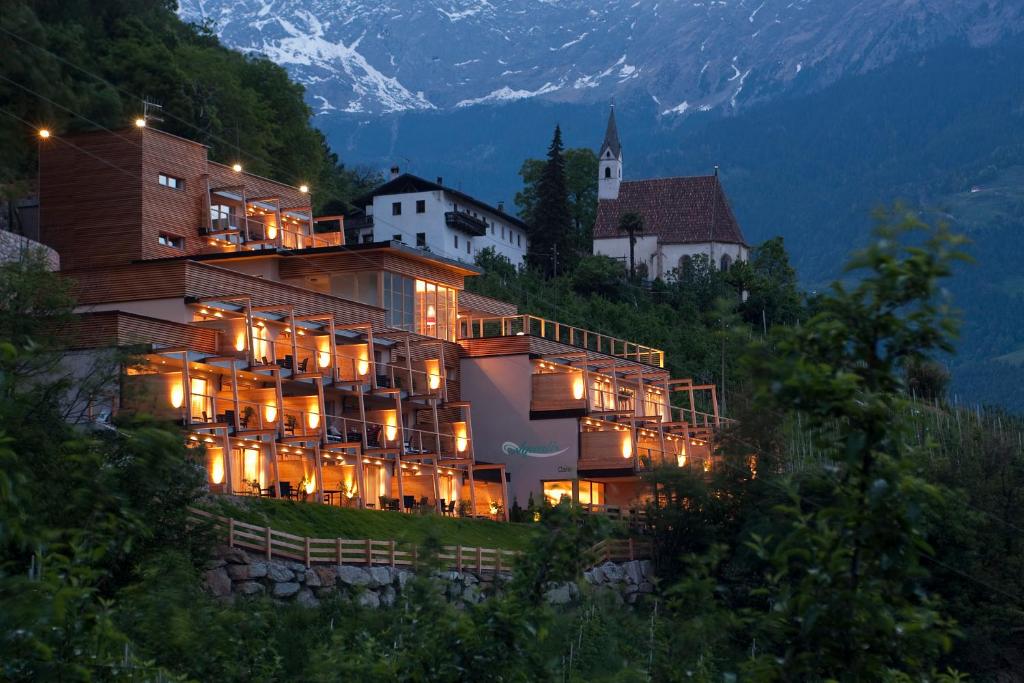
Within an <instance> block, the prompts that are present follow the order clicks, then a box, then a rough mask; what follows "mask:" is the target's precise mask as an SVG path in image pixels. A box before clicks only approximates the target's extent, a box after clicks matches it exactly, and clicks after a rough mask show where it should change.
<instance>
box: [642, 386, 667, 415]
mask: <svg viewBox="0 0 1024 683" xmlns="http://www.w3.org/2000/svg"><path fill="white" fill-rule="evenodd" d="M664 411H665V402H664V400H663V399H662V394H661V392H660V391H658V390H656V389H647V391H645V392H644V415H650V416H654V415H658V416H660V417H664Z"/></svg>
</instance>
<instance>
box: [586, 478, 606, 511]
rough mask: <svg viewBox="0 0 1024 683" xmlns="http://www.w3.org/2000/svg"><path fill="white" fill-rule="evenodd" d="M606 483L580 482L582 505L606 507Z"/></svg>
mask: <svg viewBox="0 0 1024 683" xmlns="http://www.w3.org/2000/svg"><path fill="white" fill-rule="evenodd" d="M604 501H605V497H604V483H603V482H600V481H586V480H583V481H581V482H580V504H581V505H604V504H605V503H604Z"/></svg>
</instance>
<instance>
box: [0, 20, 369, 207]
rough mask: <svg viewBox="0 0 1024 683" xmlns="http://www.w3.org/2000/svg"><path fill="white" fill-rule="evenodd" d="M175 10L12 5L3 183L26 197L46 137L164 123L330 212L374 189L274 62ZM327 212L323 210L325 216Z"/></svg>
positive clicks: (0, 68)
mask: <svg viewBox="0 0 1024 683" xmlns="http://www.w3.org/2000/svg"><path fill="white" fill-rule="evenodd" d="M175 7H176V3H175V2H173V1H171V0H140V1H138V2H136V1H134V0H112V1H103V2H101V1H97V0H71V1H68V2H65V1H64V0H56V1H39V2H29V1H27V0H10V1H9V2H5V3H4V6H3V12H2V13H0V34H2V35H0V37H2V39H3V42H4V45H5V49H4V50H2V51H0V147H2V148H3V150H4V154H3V157H2V158H0V184H2V187H3V192H4V195H5V196H6V197H18V196H21V195H22V194H24V193H25V192H26V186H27V185H28V184H30V182H31V180H32V179H33V178H34V177H35V161H34V159H35V145H36V138H35V135H34V132H35V129H36V128H38V127H47V128H49V129H51V130H53V131H54V132H56V133H60V132H63V131H72V130H81V129H90V128H96V127H98V126H103V127H107V128H112V129H116V128H123V127H125V126H128V125H131V124H132V121H133V120H134V119H135V118H136V117H138V116H140V115H141V114H142V113H143V108H144V105H143V100H149V101H151V102H155V103H157V104H159V105H161V107H162V108H161V109H153V110H151V112H152V115H153V119H152V121H153V123H154V125H158V126H159V127H160V128H161V129H162V130H166V131H168V132H171V133H175V134H178V135H181V136H182V137H187V138H189V139H193V140H197V141H199V142H202V143H204V144H206V145H208V146H209V147H210V155H211V157H212V158H213V159H215V160H218V161H222V162H228V163H234V162H239V163H242V164H243V165H244V166H245V168H246V170H247V171H250V172H253V173H257V174H260V175H265V176H269V177H272V178H275V179H277V180H281V181H283V182H287V183H291V184H299V183H308V184H309V185H310V186H311V187H312V189H313V196H314V199H315V201H316V202H317V204H318V205H320V206H322V205H324V204H325V203H327V202H330V201H332V200H345V199H348V198H349V197H351V196H352V195H353V194H354V193H356V192H358V191H359V190H360V189H362V183H363V181H362V180H361V179H360V177H358V176H357V174H355V173H352V172H350V171H349V170H347V169H345V167H344V166H343V165H342V164H341V162H340V160H339V159H338V157H337V156H336V155H334V154H333V153H332V152H331V151H330V149H329V148H328V147H327V145H326V143H325V141H324V137H323V135H322V134H321V133H320V132H319V131H318V130H316V129H315V128H313V127H312V126H311V125H310V123H309V117H310V110H309V108H308V107H307V106H306V104H305V103H304V101H303V91H302V87H301V86H299V85H296V84H295V83H293V82H292V81H291V80H289V78H288V75H287V74H286V73H285V71H284V70H283V69H281V68H280V67H278V66H276V65H274V64H273V63H271V62H270V61H268V60H265V59H255V58H252V57H246V56H243V55H241V54H240V53H238V52H235V51H233V50H229V49H227V48H225V47H223V46H221V45H220V43H219V42H218V40H217V38H216V37H215V36H213V35H212V34H210V33H209V32H207V31H206V30H205V29H203V28H202V27H196V26H193V25H189V24H185V23H184V22H182V21H180V20H179V19H178V17H177V16H176V15H175V13H174V10H175ZM318 208H319V207H318Z"/></svg>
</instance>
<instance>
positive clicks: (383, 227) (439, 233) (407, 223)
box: [371, 191, 527, 266]
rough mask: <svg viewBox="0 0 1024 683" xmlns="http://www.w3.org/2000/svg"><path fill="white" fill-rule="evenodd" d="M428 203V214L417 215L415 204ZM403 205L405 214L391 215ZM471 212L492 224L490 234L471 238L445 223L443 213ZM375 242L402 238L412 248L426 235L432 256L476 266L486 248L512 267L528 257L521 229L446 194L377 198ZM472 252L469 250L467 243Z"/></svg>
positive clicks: (373, 210) (416, 193)
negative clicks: (420, 236)
mask: <svg viewBox="0 0 1024 683" xmlns="http://www.w3.org/2000/svg"><path fill="white" fill-rule="evenodd" d="M417 200H422V201H424V202H426V212H425V213H416V202H417ZM395 202H401V204H402V213H401V215H399V216H394V215H392V204H394V203H395ZM456 206H458V210H459V211H466V210H469V211H470V212H475V214H476V216H477V217H478V218H482V219H484V220H485V221H487V223H488V224H489V226H490V227H489V228H488V232H487V234H486V235H483V236H481V237H472V236H470V235H467V234H466V233H464V232H462V231H460V230H452V229H450V228H449V227H448V226H447V225H446V224H445V218H444V214H445V212H447V211H455V210H456ZM371 212H372V214H373V239H374V241H384V240H391V239H395V238H396V236H398V237H399V239H401V240H402V241H403V242H405V243H406V244H408V245H409V246H416V234H417V233H421V232H422V233H425V235H426V240H427V244H426V246H427V248H428V249H429V250H430V251H431V253H434V254H438V255H440V256H443V257H445V258H450V259H454V260H457V261H463V262H465V263H473V262H474V261H475V260H476V255H477V254H478V253H480V251H482V250H483V249H486V248H487V247H491V248H493V249H494V250H495V251H496V252H498V253H499V254H501V255H503V256H505V257H506V258H508V259H509V260H510V261H511V262H512V263H513V264H515V265H517V266H518V265H520V264H521V263H522V262H523V257H524V255H525V254H526V245H527V240H526V234H525V232H524V231H523V229H522V228H519V227H513V226H512V224H511V223H509V222H508V221H507V220H505V219H503V218H500V217H499V216H497V215H496V214H493V213H491V212H489V211H484V210H482V209H480V208H479V207H476V206H467V205H466V204H465V203H461V204H460V203H459V202H458V201H457V200H454V199H452V198H451V197H449V196H448V195H447V194H446V193H444V192H440V191H437V192H409V193H405V194H395V195H381V196H378V197H374V199H373V207H372V210H371ZM456 236H458V238H459V246H458V247H457V248H456V246H455V237H456ZM467 241H468V244H469V251H468V252H467V251H466V244H467Z"/></svg>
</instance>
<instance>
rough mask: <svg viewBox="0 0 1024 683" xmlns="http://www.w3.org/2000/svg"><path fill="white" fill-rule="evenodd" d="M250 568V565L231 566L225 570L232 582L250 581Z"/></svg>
mask: <svg viewBox="0 0 1024 683" xmlns="http://www.w3.org/2000/svg"><path fill="white" fill-rule="evenodd" d="M249 567H250V565H248V564H229V565H227V567H225V569H227V572H228V576H230V577H231V580H232V581H248V580H249V578H250V576H249Z"/></svg>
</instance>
